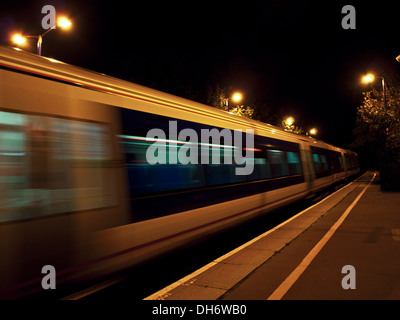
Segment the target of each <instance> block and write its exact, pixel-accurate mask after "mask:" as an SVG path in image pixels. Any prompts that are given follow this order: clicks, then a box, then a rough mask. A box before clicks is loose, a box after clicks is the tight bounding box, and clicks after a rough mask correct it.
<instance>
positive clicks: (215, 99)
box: [207, 85, 254, 119]
mask: <svg viewBox="0 0 400 320" xmlns="http://www.w3.org/2000/svg"><path fill="white" fill-rule="evenodd" d="M227 99H229V97H228V95H227V93H226V90H225V89H224V88H221V87H220V86H219V85H217V86H216V87H215V88H210V89H209V90H208V98H207V103H208V104H209V105H210V106H212V107H214V108H217V109H220V110H226V102H227ZM229 112H230V113H232V114H236V115H238V116H241V117H246V118H250V119H253V115H254V108H253V107H251V106H245V105H236V106H235V107H232V106H231V103H230V106H229Z"/></svg>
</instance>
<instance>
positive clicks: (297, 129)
mask: <svg viewBox="0 0 400 320" xmlns="http://www.w3.org/2000/svg"><path fill="white" fill-rule="evenodd" d="M279 126H280V127H281V128H282V129H283V130H285V131H287V132H292V133H297V134H303V133H304V130H303V128H301V127H298V126H295V125H294V124H293V123H288V122H287V117H284V118H283V119H282V121H281V123H280V124H279Z"/></svg>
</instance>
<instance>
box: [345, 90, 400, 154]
mask: <svg viewBox="0 0 400 320" xmlns="http://www.w3.org/2000/svg"><path fill="white" fill-rule="evenodd" d="M363 95H364V101H363V104H362V105H361V106H359V107H358V108H357V120H356V128H355V130H354V133H355V135H356V138H355V140H354V141H353V143H352V146H353V147H357V148H364V149H366V150H368V151H372V152H375V153H376V154H377V155H378V157H379V158H380V159H383V158H388V157H392V156H393V155H394V154H396V153H398V151H399V149H400V90H398V89H396V88H393V87H387V88H386V105H385V104H384V99H383V93H382V92H381V91H378V90H376V89H373V90H371V91H367V92H363Z"/></svg>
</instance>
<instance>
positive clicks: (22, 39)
mask: <svg viewBox="0 0 400 320" xmlns="http://www.w3.org/2000/svg"><path fill="white" fill-rule="evenodd" d="M57 25H58V26H59V27H60V28H61V29H69V28H70V27H71V25H72V23H71V21H69V20H68V19H67V18H65V17H61V18H59V19H58V20H57ZM53 29H55V26H54V27H53V28H49V29H48V30H47V31H46V32H45V33H43V34H41V35H38V36H22V35H20V34H15V35H14V36H13V37H12V41H13V42H14V43H15V44H18V45H24V44H25V43H26V38H37V44H36V46H37V54H38V55H39V56H41V55H42V43H43V37H44V36H45V35H46V34H48V33H49V32H50V31H51V30H53Z"/></svg>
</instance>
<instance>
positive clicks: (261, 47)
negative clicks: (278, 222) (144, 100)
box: [0, 0, 400, 148]
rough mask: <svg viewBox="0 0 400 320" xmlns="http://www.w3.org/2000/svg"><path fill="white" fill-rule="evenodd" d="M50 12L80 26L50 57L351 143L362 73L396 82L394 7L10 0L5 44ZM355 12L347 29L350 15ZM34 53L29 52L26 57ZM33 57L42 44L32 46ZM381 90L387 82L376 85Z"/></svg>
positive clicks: (61, 37) (50, 39)
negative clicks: (232, 104)
mask: <svg viewBox="0 0 400 320" xmlns="http://www.w3.org/2000/svg"><path fill="white" fill-rule="evenodd" d="M46 4H52V5H53V6H54V7H55V8H56V10H57V14H58V15H61V14H62V13H65V14H66V15H67V16H68V17H69V18H70V19H71V20H72V22H73V29H72V30H69V31H68V32H66V31H62V30H59V29H57V30H54V31H51V32H50V33H49V34H47V35H46V36H45V38H44V41H43V49H42V50H43V51H42V54H43V55H44V56H48V57H52V58H55V59H58V60H62V61H64V62H67V63H71V64H74V65H78V66H80V67H84V68H87V69H90V70H94V71H98V72H102V73H106V74H108V75H111V76H115V77H118V78H122V79H126V80H129V81H133V82H136V83H138V84H141V85H145V86H149V87H152V88H155V89H158V90H161V91H165V92H168V93H172V94H175V95H178V96H182V97H185V98H189V99H192V100H195V101H198V102H202V103H206V102H207V97H208V92H209V90H210V89H212V88H215V87H216V86H217V85H218V86H220V87H222V88H226V89H227V90H228V93H231V92H233V91H235V90H240V91H241V92H242V93H243V94H244V101H243V103H244V104H246V105H253V106H256V107H257V108H268V109H270V110H272V111H273V114H274V115H275V118H276V119H278V118H281V117H283V116H285V115H292V116H293V117H294V118H295V119H296V123H295V124H296V125H298V126H301V127H302V128H303V129H305V130H307V129H309V128H311V127H316V128H318V130H319V135H318V137H319V138H320V139H322V140H324V141H326V142H328V143H331V144H334V145H337V146H339V147H345V148H346V147H348V144H349V143H350V142H351V141H352V139H353V137H352V131H353V129H354V126H355V116H356V110H357V106H358V105H360V104H361V103H362V91H363V90H366V89H367V88H366V87H365V86H364V85H362V84H361V83H360V78H361V76H362V75H363V74H365V73H367V72H369V71H373V72H375V73H376V74H377V75H382V76H384V77H385V79H386V80H387V81H388V82H389V85H391V83H392V85H395V84H396V83H400V81H399V79H400V64H399V63H398V62H397V61H396V60H395V57H396V56H397V55H399V54H400V39H399V37H398V30H399V21H400V19H399V17H400V11H399V6H398V5H397V6H396V4H395V2H394V1H393V0H392V1H374V2H372V1H359V2H355V1H352V2H348V1H293V0H290V1H284V0H281V1H241V2H238V1H215V0H214V1H208V0H207V1H158V0H157V1H140V2H139V1H126V0H125V1H94V0H93V1H86V0H82V1H67V0H64V1H61V0H59V1H51V0H45V1H4V0H3V1H2V2H1V4H0V41H1V43H2V44H10V41H9V38H10V35H11V34H12V32H13V31H15V30H16V31H20V32H22V33H24V34H29V35H38V34H41V33H43V32H44V31H45V30H43V29H42V28H41V20H42V18H43V17H44V14H42V13H41V8H42V7H43V6H44V5H46ZM347 4H351V5H353V6H354V7H355V9H356V29H355V30H351V29H350V30H344V29H343V28H342V25H341V22H342V19H343V17H344V16H345V14H342V13H341V10H342V7H343V6H345V5H347ZM27 50H29V48H28V49H27ZM31 51H33V52H34V51H35V43H34V41H33V40H32V41H31ZM374 85H376V86H377V87H379V82H377V83H376V84H374Z"/></svg>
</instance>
